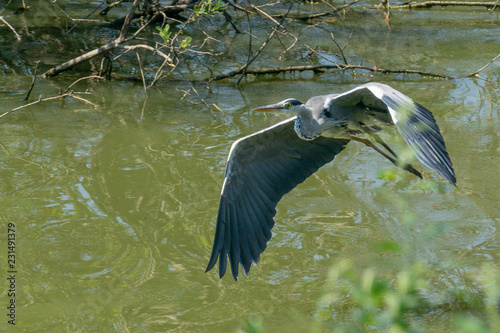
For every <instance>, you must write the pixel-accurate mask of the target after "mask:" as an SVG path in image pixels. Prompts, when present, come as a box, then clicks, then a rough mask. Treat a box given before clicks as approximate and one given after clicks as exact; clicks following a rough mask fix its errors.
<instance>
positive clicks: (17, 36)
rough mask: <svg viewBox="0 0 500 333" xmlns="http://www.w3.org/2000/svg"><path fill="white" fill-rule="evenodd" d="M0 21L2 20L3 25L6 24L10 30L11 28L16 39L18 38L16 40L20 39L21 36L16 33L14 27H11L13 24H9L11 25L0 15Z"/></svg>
mask: <svg viewBox="0 0 500 333" xmlns="http://www.w3.org/2000/svg"><path fill="white" fill-rule="evenodd" d="M0 21H2V22H3V23H5V25H6V26H8V27H9V28H10V30H12V32H13V33H14V35H16V38H17V40H18V41H20V40H21V36H19V34H18V33H17V31H16V29H14V27H13V26H11V25H10V24H9V22H7V21H6V20H5V19H4V18H3V16H0Z"/></svg>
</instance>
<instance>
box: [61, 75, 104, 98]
mask: <svg viewBox="0 0 500 333" xmlns="http://www.w3.org/2000/svg"><path fill="white" fill-rule="evenodd" d="M90 79H98V80H104V79H106V78H105V77H102V76H98V75H90V76H85V77H81V78H79V79H78V80H76V81H75V82H73V83H72V84H70V85H69V86H68V88H66V90H64V91H63V94H64V93H66V92H68V91H69V90H70V89H71V88H72V87H73V86H74V85H75V84H77V83H78V82H80V81H83V80H90Z"/></svg>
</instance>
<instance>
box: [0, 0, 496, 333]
mask: <svg viewBox="0 0 500 333" xmlns="http://www.w3.org/2000/svg"><path fill="white" fill-rule="evenodd" d="M360 8H361V7H360ZM322 28H323V29H324V30H325V31H326V32H328V34H329V32H330V31H331V32H334V33H335V37H336V38H339V40H341V41H344V42H345V41H346V40H347V39H348V38H349V36H350V34H351V33H353V37H352V39H351V41H350V44H349V48H347V49H346V56H348V57H350V59H351V60H352V61H353V63H359V61H361V60H362V61H364V62H365V64H366V65H367V64H370V65H377V66H379V67H381V68H408V69H420V70H423V69H425V70H427V71H432V72H437V73H444V74H446V75H451V76H460V75H466V74H469V73H472V72H474V71H476V70H478V69H479V68H481V67H482V66H483V65H485V64H486V63H487V62H488V61H489V60H491V59H492V58H494V57H495V56H496V55H497V54H498V53H499V52H500V33H499V32H500V28H499V21H498V11H497V12H496V13H488V12H486V11H485V10H470V9H467V10H464V9H457V8H455V9H453V8H446V9H438V10H422V11H416V10H415V11H393V13H392V21H391V25H390V26H387V24H386V23H385V22H384V19H383V14H382V13H381V12H380V11H377V10H366V11H362V10H360V11H359V12H357V13H355V14H353V15H347V16H346V17H344V18H343V19H342V20H339V21H334V22H330V23H328V22H327V23H323V27H322ZM8 33H9V30H7V28H5V27H2V34H3V35H4V37H0V40H2V47H3V53H2V54H3V55H5V54H7V52H10V50H11V46H10V43H12V39H11V37H12V36H10V37H6V34H8ZM316 33H317V31H316V30H313V29H308V30H306V32H305V35H304V36H303V38H305V39H307V40H311V39H314V38H319V37H317V36H315V34H316ZM307 34H310V35H307ZM328 34H327V35H328ZM238 38H239V37H234V39H235V40H234V41H232V42H233V43H234V45H235V46H238V45H244V43H245V42H244V41H243V38H246V37H241V39H242V40H241V41H239V40H237V39H238ZM322 38H323V39H321V40H320V39H318V44H321V43H323V44H325V45H326V44H327V43H328V41H327V39H326V38H325V37H322ZM18 46H20V45H18ZM325 47H326V46H325ZM330 47H331V46H330ZM235 48H237V47H235ZM6 50H8V51H6ZM235 52H236V51H235ZM241 52H242V53H241V56H243V55H244V54H245V53H244V52H243V51H241ZM238 56H239V55H236V56H235V59H236V58H237V57H238ZM298 56H300V55H298V54H288V55H287V59H284V60H282V62H279V61H278V60H277V58H275V59H274V60H270V59H269V58H267V60H266V58H264V57H262V58H260V59H259V60H258V61H257V62H256V64H255V67H272V66H274V65H277V64H278V63H279V64H278V65H285V64H288V65H292V64H296V63H294V59H293V58H294V57H298ZM4 64H5V62H4ZM9 64H11V63H10V62H9ZM6 68H7V67H6V66H4V68H3V73H4V77H3V79H2V82H1V83H0V85H1V89H0V91H1V93H0V101H1V102H0V105H1V113H3V112H5V111H8V110H10V109H13V108H15V107H17V106H19V105H22V104H23V102H22V99H23V98H24V96H25V95H26V90H27V89H28V88H29V85H30V82H31V77H30V76H29V74H30V73H29V71H28V70H27V69H26V68H24V71H26V72H23V70H22V69H20V70H19V72H20V73H25V74H24V75H21V74H19V75H14V74H13V73H9V72H8V71H7V70H6ZM200 71H201V69H200ZM195 73H196V72H195ZM369 81H378V82H383V83H386V84H389V85H391V86H393V87H394V88H396V89H398V90H400V91H401V92H403V93H405V94H407V95H409V96H410V97H412V98H413V99H415V100H416V101H418V102H419V103H420V104H423V105H424V106H426V107H427V108H429V109H430V110H431V111H432V112H433V113H434V116H435V117H436V120H437V123H438V124H439V126H440V129H441V132H442V134H443V136H444V138H445V141H446V146H447V148H448V152H449V154H450V156H451V159H452V161H453V165H454V168H455V172H456V175H457V187H452V186H450V185H448V184H446V183H445V181H444V180H443V179H442V178H440V177H439V176H438V175H437V174H436V173H435V172H433V171H430V170H429V169H426V168H425V167H423V166H422V165H420V164H418V163H415V165H417V166H418V169H419V170H421V171H423V175H424V180H423V181H422V180H419V179H418V178H416V177H414V176H413V175H410V174H408V173H405V172H399V171H396V172H395V174H392V176H391V177H390V179H388V178H384V177H381V174H382V173H384V171H387V170H389V171H394V167H393V166H392V165H391V164H390V163H388V162H387V161H386V160H384V159H382V158H381V157H380V155H378V154H377V153H376V152H374V151H372V150H370V149H369V148H367V147H364V146H361V145H359V144H357V143H350V144H349V145H348V147H347V149H346V150H345V151H344V152H342V153H341V154H340V155H339V156H337V158H336V159H335V161H334V162H333V163H329V164H327V165H326V166H325V167H323V168H322V169H320V170H319V171H318V172H317V173H316V174H315V175H313V176H312V177H310V179H308V180H307V181H305V182H304V183H303V184H301V185H299V186H298V187H297V188H296V189H294V190H293V191H292V192H291V193H290V194H288V195H286V196H285V197H284V198H283V200H282V201H281V202H280V203H279V204H278V207H277V211H278V213H277V215H276V218H275V220H276V226H275V227H274V229H273V237H272V239H271V241H270V242H269V243H268V247H267V249H266V251H265V252H264V253H263V255H262V257H261V261H260V263H259V264H258V265H257V266H254V267H253V268H252V271H251V273H250V275H249V277H244V276H243V277H242V278H240V280H239V281H238V282H237V283H236V282H234V281H233V279H232V278H231V277H230V276H226V277H224V278H223V279H222V280H220V279H219V277H218V275H217V270H213V271H210V272H208V273H205V268H206V265H207V263H208V259H209V256H210V251H211V246H212V240H213V235H214V232H215V218H216V214H217V205H218V199H219V194H220V188H221V186H222V181H223V177H224V167H225V161H226V158H227V153H228V151H229V148H230V146H231V144H232V142H234V141H235V140H236V139H238V138H240V137H242V136H245V135H248V134H250V133H253V132H255V131H257V130H260V129H263V128H265V127H267V126H271V125H273V124H275V123H277V122H278V121H280V120H283V119H285V118H286V116H284V115H279V114H269V115H263V114H254V113H251V112H249V110H250V109H251V108H253V107H257V106H260V105H264V104H268V103H271V102H277V101H279V100H282V99H285V98H288V97H292V96H293V97H295V98H297V99H299V100H307V99H308V98H309V97H310V96H313V95H320V94H327V93H336V92H343V91H346V90H348V89H350V88H352V87H354V86H356V85H359V84H362V83H365V82H369ZM71 82H73V78H71V77H68V76H64V75H62V76H61V77H58V78H55V79H47V80H43V81H42V80H41V81H39V82H38V83H37V86H36V88H35V90H34V92H33V94H34V95H33V96H38V95H40V94H42V95H44V96H49V95H51V94H55V93H57V89H58V88H60V87H62V88H64V87H67V86H68V85H69V84H71ZM499 82H500V72H499V66H498V61H497V63H495V64H492V65H491V66H490V67H489V68H488V69H486V70H485V71H484V72H482V73H481V74H480V77H477V78H466V79H456V80H441V79H434V78H428V77H421V76H419V75H404V74H395V75H382V74H375V75H374V74H372V73H359V74H358V75H357V76H356V77H353V75H352V74H351V73H349V72H346V73H341V72H338V71H336V72H330V73H326V74H323V75H313V74H312V73H307V72H304V73H300V74H295V75H292V74H286V75H281V76H262V77H257V78H256V77H249V78H248V79H247V80H243V81H242V84H241V85H240V86H236V82H233V81H226V82H223V83H214V84H212V85H211V90H210V92H209V93H206V98H207V100H208V101H209V102H211V103H216V104H217V106H218V107H219V108H220V109H221V110H222V111H223V113H221V112H218V111H214V110H212V112H210V111H209V110H208V109H207V108H206V106H205V105H203V104H191V103H189V102H188V101H185V100H184V101H181V100H180V97H181V96H182V92H180V91H179V90H177V89H176V88H179V86H175V87H174V85H173V84H172V83H169V82H160V83H159V84H158V85H157V86H155V87H153V88H149V89H148V91H147V94H145V93H144V90H143V86H142V83H130V82H119V81H117V80H112V81H111V82H100V83H97V82H90V83H85V82H82V83H80V86H79V88H80V89H81V90H82V91H83V90H85V89H89V91H91V92H92V95H91V96H89V97H88V98H89V100H91V101H92V102H93V103H95V104H96V106H97V108H95V107H93V106H91V105H88V104H86V103H83V102H81V101H77V100H72V99H67V100H65V101H54V102H47V103H41V104H38V105H36V106H33V107H31V108H26V109H23V110H20V111H17V112H15V113H12V114H10V115H9V116H7V117H5V118H3V119H0V194H1V199H0V206H1V207H2V209H1V213H0V216H1V221H2V222H1V225H0V230H1V233H2V235H1V236H0V239H1V241H0V244H1V249H0V256H1V257H2V276H4V274H6V271H7V269H6V268H5V267H6V266H4V263H7V254H6V253H7V249H6V247H7V246H6V245H4V244H6V243H5V240H6V237H7V236H6V235H7V225H8V223H14V224H15V230H16V256H17V263H16V268H17V274H16V277H17V279H16V292H17V293H16V304H17V322H16V328H17V329H19V331H22V330H24V331H27V332H42V331H52V332H166V331H168V332H170V331H172V332H234V331H237V330H238V329H241V328H242V327H243V326H244V325H245V321H246V320H248V319H249V318H257V319H255V320H257V321H258V320H260V321H261V322H262V326H263V327H264V328H265V329H266V331H268V332H276V331H278V332H280V331H289V332H304V331H311V330H312V329H313V327H316V329H317V330H318V331H322V330H329V329H332V328H333V329H334V328H335V325H336V323H337V322H339V321H341V320H346V318H349V314H350V313H352V311H353V309H352V307H351V305H350V304H351V303H350V301H349V297H350V295H349V293H347V294H343V295H341V296H339V297H338V298H337V299H336V300H335V306H334V307H332V311H331V312H330V313H329V314H328V316H327V317H326V318H322V319H319V317H318V313H319V310H320V306H319V300H320V299H321V298H322V297H323V296H324V295H325V293H326V292H328V287H327V280H328V272H329V271H330V270H331V268H332V267H334V266H335V265H336V263H338V262H340V261H342V260H348V261H349V262H351V263H352V265H354V266H355V267H356V268H357V269H359V270H365V269H372V268H374V269H375V270H376V271H377V272H380V273H381V274H383V275H386V276H389V277H394V276H395V275H396V274H397V271H398V270H399V269H401V268H402V267H406V266H408V265H411V264H412V263H415V262H422V263H423V264H425V265H426V266H428V267H430V268H431V271H432V277H431V278H430V280H431V281H433V285H432V286H431V287H429V288H428V289H427V290H428V291H429V292H430V293H432V292H435V293H436V294H437V293H439V290H440V288H448V287H450V286H454V287H457V286H459V287H460V288H463V289H465V290H468V291H469V292H470V293H472V294H478V295H479V294H480V293H481V290H480V289H479V288H478V286H477V283H476V282H475V281H473V280H471V278H470V277H471V276H474V275H478V274H480V272H481V270H482V269H483V267H484V265H489V266H491V267H493V268H494V269H497V272H498V269H500V267H498V266H499V265H498V263H499V262H500V237H499V236H500V234H499V228H500V208H499V206H498V203H499V202H500V194H499V191H498V187H499V186H500V173H499V172H498V170H499V165H500V157H499V156H500V148H499V147H500V135H499V131H498V128H499V126H500V121H499V113H498V110H499V102H498V101H499V98H498V96H499V93H500V83H499ZM181 85H182V84H181ZM196 87H197V88H198V90H199V91H204V88H205V86H204V85H201V84H200V85H197V86H196ZM179 89H182V87H180V88H179ZM204 93H205V92H204ZM34 99H36V97H32V100H34ZM396 137H397V133H396V131H395V130H393V129H392V130H391V129H389V130H387V131H385V132H384V134H383V138H384V139H385V140H386V141H388V142H396V143H394V145H395V147H396V149H399V150H400V149H402V145H401V141H398V140H397V139H396ZM391 244H392V245H391ZM0 294H1V295H2V308H4V309H5V306H7V302H8V301H7V299H8V298H7V296H6V294H7V288H2V290H1V292H0ZM451 304H452V303H451ZM452 305H453V304H452ZM452 305H450V306H452ZM4 312H5V310H4ZM464 312H465V313H466V314H467V315H470V316H477V318H478V320H481V319H482V318H483V317H482V314H477V313H475V312H474V311H473V310H470V309H465V310H464ZM450 316H451V315H450V313H449V312H448V311H447V310H446V309H441V310H440V311H429V312H427V313H424V314H422V316H421V318H420V320H421V325H422V327H424V328H425V331H426V332H439V331H443V330H451V326H450V325H451V324H450V321H449V320H448V319H450ZM318 321H320V323H319V326H318ZM315 325H316V326H315ZM0 327H2V331H15V329H14V328H13V327H12V325H8V324H7V323H6V319H5V314H3V315H2V320H1V324H0ZM371 329H372V330H373V331H377V328H376V327H374V328H371Z"/></svg>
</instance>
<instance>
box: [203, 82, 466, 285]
mask: <svg viewBox="0 0 500 333" xmlns="http://www.w3.org/2000/svg"><path fill="white" fill-rule="evenodd" d="M270 110H283V111H291V112H293V113H295V114H297V116H295V117H292V118H289V119H287V120H285V121H282V122H280V123H278V124H276V125H274V126H271V127H269V128H266V129H264V130H261V131H259V132H256V133H254V134H251V135H249V136H246V137H244V138H241V139H239V140H237V141H236V142H234V144H233V145H232V147H231V150H230V152H229V157H228V160H227V166H226V174H225V178H224V184H223V186H222V192H221V197H220V202H219V211H218V215H217V224H216V231H215V238H214V246H213V249H212V254H211V257H210V261H209V263H208V266H207V269H206V271H209V270H211V269H212V268H213V267H214V265H215V264H216V262H217V260H218V259H219V276H220V277H222V276H223V275H224V274H225V272H226V268H227V257H229V263H230V266H231V272H232V275H233V277H234V279H235V280H237V278H238V264H241V266H242V268H243V270H244V272H245V273H248V272H249V271H250V266H251V264H252V263H253V264H256V263H257V262H258V261H259V259H260V254H261V253H262V252H263V251H264V250H265V248H266V246H267V242H268V241H269V239H270V238H271V229H272V227H273V225H274V219H273V218H274V216H275V214H276V205H277V203H278V202H279V200H280V199H281V197H282V196H283V195H284V194H286V193H288V192H290V191H291V190H292V189H293V188H294V187H295V186H297V185H298V184H299V183H301V182H303V181H304V180H305V179H306V178H307V177H309V176H310V175H312V174H313V173H314V172H316V171H317V170H318V169H319V168H320V167H321V166H323V165H324V164H326V163H328V162H330V161H332V160H333V159H334V157H335V156H336V155H337V154H339V153H340V152H341V151H342V150H343V149H344V148H345V146H346V145H347V143H348V142H349V141H350V140H356V141H360V142H363V143H365V144H367V145H369V146H370V147H372V148H374V149H376V150H377V151H378V152H379V153H381V154H382V155H384V156H385V157H386V158H388V159H389V160H391V162H393V163H394V164H396V165H399V162H398V160H397V159H398V157H397V155H396V154H395V153H394V152H393V151H392V150H391V149H390V148H389V147H388V146H387V145H386V144H385V143H384V142H383V141H381V139H380V138H379V137H378V136H377V135H376V134H375V132H377V131H379V130H380V129H381V128H380V126H388V125H396V128H397V129H398V130H399V132H400V133H401V135H402V136H403V138H404V140H405V141H406V143H407V144H408V145H409V146H410V147H411V148H412V150H413V151H414V152H415V155H416V157H417V158H418V159H419V160H420V161H421V162H422V163H423V164H424V165H426V166H428V167H429V168H431V169H433V170H435V171H437V172H438V173H439V174H440V175H441V176H443V177H444V178H445V179H446V180H448V181H449V182H450V183H451V184H453V185H455V183H456V179H455V174H454V171H453V167H452V164H451V161H450V158H449V156H448V153H447V151H446V148H445V145H444V140H443V137H442V136H441V134H440V132H439V128H438V126H437V124H436V121H435V119H434V117H433V116H432V114H431V112H430V111H429V110H427V109H425V108H424V107H423V106H421V105H420V104H417V103H415V102H413V101H412V100H411V99H410V98H409V97H407V96H405V95H404V94H402V93H400V92H398V91H397V90H395V89H393V88H391V87H389V86H387V85H384V84H380V83H368V84H364V85H362V86H359V87H357V88H355V89H352V90H350V91H348V92H346V93H343V94H337V95H324V96H316V97H312V98H311V99H309V100H308V101H307V103H305V104H302V103H300V102H299V101H297V100H295V99H287V100H284V101H282V102H279V103H276V104H272V105H268V106H264V107H260V108H257V109H254V111H270ZM359 134H368V135H371V136H373V137H374V138H375V139H376V140H377V142H379V143H381V144H382V145H383V146H384V147H385V148H386V149H387V150H388V152H389V153H390V154H392V156H391V155H388V154H386V153H384V152H383V151H381V150H379V149H378V148H377V147H375V146H373V143H371V142H367V141H368V140H366V139H362V138H359V137H358V135H359ZM402 167H403V168H404V169H406V170H408V171H410V172H412V173H414V174H415V175H417V176H419V177H421V175H420V173H419V172H418V171H416V170H415V169H414V168H413V167H412V166H411V165H404V166H402Z"/></svg>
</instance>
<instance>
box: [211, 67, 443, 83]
mask: <svg viewBox="0 0 500 333" xmlns="http://www.w3.org/2000/svg"><path fill="white" fill-rule="evenodd" d="M328 69H340V70H346V69H363V70H367V71H371V72H378V73H402V74H419V75H424V76H432V77H439V78H443V79H452V77H450V76H448V75H443V74H437V73H431V72H424V71H419V70H413V69H384V68H378V67H366V66H360V65H345V64H333V65H317V66H287V67H275V68H256V69H248V68H247V69H246V71H245V73H244V74H245V75H247V74H254V75H265V74H279V73H286V72H303V71H313V72H315V73H324V72H326V70H328ZM242 73H243V68H238V69H236V70H233V71H230V72H227V73H223V74H219V75H217V76H214V77H209V78H206V79H204V80H203V81H209V82H211V81H218V80H224V79H228V78H231V77H234V76H236V75H239V74H242Z"/></svg>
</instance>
